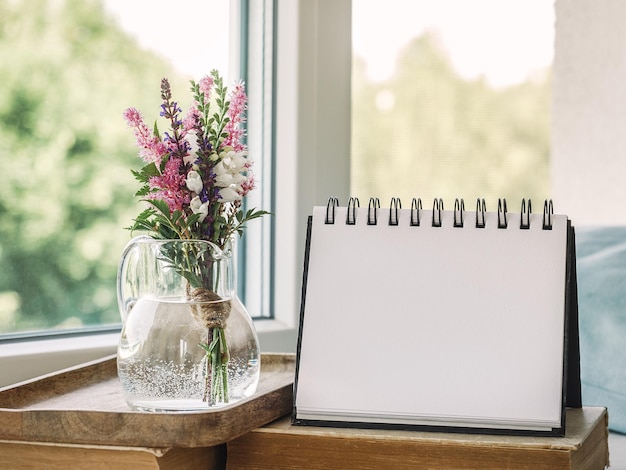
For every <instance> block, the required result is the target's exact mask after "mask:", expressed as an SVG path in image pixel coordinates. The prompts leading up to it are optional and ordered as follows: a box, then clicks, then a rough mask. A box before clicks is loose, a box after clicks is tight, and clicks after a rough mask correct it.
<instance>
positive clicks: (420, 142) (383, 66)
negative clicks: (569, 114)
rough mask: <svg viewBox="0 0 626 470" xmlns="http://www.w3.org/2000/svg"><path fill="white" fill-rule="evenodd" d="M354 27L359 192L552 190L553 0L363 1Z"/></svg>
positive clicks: (538, 194) (354, 179)
mask: <svg viewBox="0 0 626 470" xmlns="http://www.w3.org/2000/svg"><path fill="white" fill-rule="evenodd" d="M486 12H488V14H487V13H486ZM352 26H353V34H352V38H353V49H352V50H353V56H352V60H353V66H352V147H351V155H352V159H351V169H352V173H351V190H352V193H353V195H355V196H360V197H361V201H363V198H366V199H365V201H367V198H369V197H370V196H377V197H380V198H381V204H383V205H384V204H388V203H389V201H390V199H391V197H395V196H398V197H400V198H401V200H402V201H404V202H405V203H408V202H410V201H411V199H412V198H413V197H420V198H421V199H422V201H423V203H424V205H425V206H428V205H429V203H430V204H432V201H433V199H434V198H443V200H444V202H445V203H446V204H447V208H448V209H451V208H452V207H451V206H452V204H453V203H454V200H455V198H464V199H465V203H466V205H468V206H469V207H470V208H471V207H472V205H473V204H475V201H476V199H477V198H479V197H480V198H485V199H486V201H487V207H488V209H489V208H490V209H491V210H494V209H495V205H496V204H497V201H498V198H500V197H505V198H507V199H508V201H509V204H510V205H509V209H510V210H518V209H519V207H517V206H518V205H519V204H520V202H521V199H522V198H529V197H530V198H532V199H533V200H534V201H535V203H536V204H537V203H543V200H544V199H545V198H548V197H550V181H549V179H550V174H549V132H550V99H551V93H550V85H551V83H550V77H551V73H550V72H551V64H552V56H553V42H554V7H553V5H552V4H551V3H550V2H546V1H545V0H534V1H528V0H510V1H507V2H499V1H497V0H472V1H470V2H468V1H464V0H443V1H432V0H391V1H389V2H386V3H385V6H384V8H381V6H380V2H372V1H360V0H355V1H353V2H352ZM530 32H532V33H530ZM513 201H515V202H514V204H515V206H516V207H515V209H514V207H513V204H511V203H512V202H513ZM490 206H491V207H490ZM536 208H537V207H536Z"/></svg>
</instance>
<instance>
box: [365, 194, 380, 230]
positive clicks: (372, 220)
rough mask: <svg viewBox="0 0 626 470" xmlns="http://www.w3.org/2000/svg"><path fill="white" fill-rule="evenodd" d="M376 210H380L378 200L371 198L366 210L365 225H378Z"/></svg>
mask: <svg viewBox="0 0 626 470" xmlns="http://www.w3.org/2000/svg"><path fill="white" fill-rule="evenodd" d="M378 209H380V200H379V199H378V198H377V197H371V198H370V203H369V207H368V208H367V225H376V224H377V223H378Z"/></svg>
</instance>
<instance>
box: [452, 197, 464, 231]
mask: <svg viewBox="0 0 626 470" xmlns="http://www.w3.org/2000/svg"><path fill="white" fill-rule="evenodd" d="M464 212H465V202H464V201H463V199H461V200H460V201H459V199H455V200H454V227H459V228H463V213H464ZM457 215H458V217H457Z"/></svg>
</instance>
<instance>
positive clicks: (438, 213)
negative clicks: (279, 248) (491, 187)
mask: <svg viewBox="0 0 626 470" xmlns="http://www.w3.org/2000/svg"><path fill="white" fill-rule="evenodd" d="M338 206H339V199H338V198H336V197H331V198H329V199H328V204H327V205H326V219H325V223H326V224H334V223H335V209H336V208H337V207H338ZM359 207H360V202H359V198H357V197H351V198H350V199H349V201H348V208H347V212H346V225H356V218H357V208H359ZM378 209H380V200H379V199H378V198H377V197H372V198H370V201H369V207H368V209H367V225H377V224H378ZM401 209H402V202H401V201H400V198H396V197H392V198H391V203H390V207H389V225H392V226H397V225H399V224H400V211H401ZM421 211H422V200H421V199H420V198H413V200H412V201H411V212H410V226H411V227H419V226H420V223H421ZM443 211H444V208H443V199H441V198H439V199H438V198H435V199H434V200H433V213H432V226H433V227H441V226H442V222H443V216H442V214H443ZM486 212H487V206H486V204H485V200H484V199H480V198H478V199H476V228H485V227H486V225H487V224H486V215H485V214H486ZM531 215H532V202H531V200H530V198H529V199H522V204H521V209H520V227H519V228H520V229H521V230H528V229H530V228H531V227H530V226H531V222H530V221H531ZM553 215H554V205H553V203H552V199H546V200H545V201H544V203H543V230H552V218H553ZM464 225H465V202H464V200H463V199H462V198H460V199H459V198H457V199H455V201H454V220H453V226H454V227H463V226H464ZM508 225H509V221H508V212H507V205H506V199H505V198H500V199H498V228H499V229H506V228H508Z"/></svg>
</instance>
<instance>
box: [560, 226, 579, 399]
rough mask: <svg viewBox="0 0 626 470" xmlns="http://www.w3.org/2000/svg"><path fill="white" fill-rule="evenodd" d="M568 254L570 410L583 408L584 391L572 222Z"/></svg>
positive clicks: (567, 339)
mask: <svg viewBox="0 0 626 470" xmlns="http://www.w3.org/2000/svg"><path fill="white" fill-rule="evenodd" d="M567 229H568V234H567V235H568V236H567V244H568V247H567V253H568V269H567V275H568V280H567V283H568V285H567V286H566V287H565V292H566V295H567V297H566V298H565V312H566V317H565V321H566V326H565V328H566V336H565V341H566V349H565V352H566V354H565V357H564V360H565V361H567V362H566V363H565V370H566V371H567V375H566V377H565V384H566V386H565V390H566V392H565V393H566V395H565V397H564V400H563V401H564V403H565V406H567V407H568V408H582V406H583V404H582V389H581V382H580V336H579V335H580V333H579V326H578V275H577V269H576V233H575V230H574V227H573V226H572V224H571V222H570V221H568V224H567Z"/></svg>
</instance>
